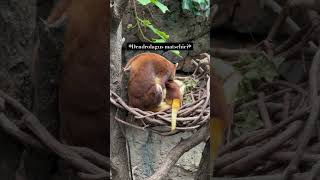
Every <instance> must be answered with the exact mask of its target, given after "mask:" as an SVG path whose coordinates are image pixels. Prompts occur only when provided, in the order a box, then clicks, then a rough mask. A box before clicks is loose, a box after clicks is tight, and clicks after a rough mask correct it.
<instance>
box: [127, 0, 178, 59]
mask: <svg viewBox="0 0 320 180" xmlns="http://www.w3.org/2000/svg"><path fill="white" fill-rule="evenodd" d="M134 1H135V0H134ZM137 1H138V2H139V3H140V4H141V5H143V6H146V5H148V4H153V5H155V6H156V7H158V8H159V9H160V10H161V12H162V13H166V12H167V11H169V8H168V7H167V6H166V5H164V4H162V3H161V2H160V1H158V0H137ZM135 16H136V17H135V18H136V25H132V24H129V25H128V26H127V28H128V29H133V28H135V27H136V26H138V28H139V32H140V33H141V35H142V36H143V38H144V39H145V40H146V41H148V42H153V43H165V42H167V40H168V39H169V35H168V34H167V33H166V32H164V31H161V30H160V29H159V28H157V27H155V26H154V25H152V23H151V21H150V20H149V19H141V18H140V17H138V15H137V12H136V14H135ZM141 27H145V28H148V29H149V30H151V32H153V34H155V35H157V36H158V38H152V39H149V38H147V37H145V35H144V33H143V31H142V29H141ZM170 52H172V53H173V54H175V55H176V56H179V57H181V55H180V51H178V50H171V51H170Z"/></svg>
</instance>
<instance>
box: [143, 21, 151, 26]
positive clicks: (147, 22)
mask: <svg viewBox="0 0 320 180" xmlns="http://www.w3.org/2000/svg"><path fill="white" fill-rule="evenodd" d="M141 22H142V25H143V26H145V27H149V26H150V25H151V22H150V21H149V20H148V19H144V20H141Z"/></svg>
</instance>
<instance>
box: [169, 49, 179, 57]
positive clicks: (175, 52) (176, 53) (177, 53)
mask: <svg viewBox="0 0 320 180" xmlns="http://www.w3.org/2000/svg"><path fill="white" fill-rule="evenodd" d="M170 52H172V53H173V54H175V55H177V56H179V57H182V56H181V55H180V51H178V50H170Z"/></svg>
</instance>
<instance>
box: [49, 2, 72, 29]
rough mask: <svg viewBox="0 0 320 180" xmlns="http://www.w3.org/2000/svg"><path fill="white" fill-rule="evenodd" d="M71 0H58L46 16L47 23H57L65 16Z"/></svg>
mask: <svg viewBox="0 0 320 180" xmlns="http://www.w3.org/2000/svg"><path fill="white" fill-rule="evenodd" d="M71 1H72V0H59V1H58V2H57V3H56V4H55V6H54V8H53V9H52V11H51V13H50V15H49V17H48V18H47V23H48V25H53V24H57V23H59V22H60V21H62V20H63V17H65V15H66V12H67V9H68V8H69V6H70V3H71Z"/></svg>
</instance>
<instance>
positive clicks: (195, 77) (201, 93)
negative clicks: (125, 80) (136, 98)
mask: <svg viewBox="0 0 320 180" xmlns="http://www.w3.org/2000/svg"><path fill="white" fill-rule="evenodd" d="M203 55H204V56H205V57H204V58H203V59H192V60H191V61H192V64H193V65H194V68H195V69H194V72H193V74H191V75H190V76H184V77H181V76H178V75H177V76H176V79H177V80H180V81H182V82H184V84H185V85H186V91H185V94H184V98H183V99H184V100H183V102H182V107H181V108H180V110H179V111H178V116H177V128H176V130H175V131H173V132H171V128H170V126H171V109H168V110H165V111H160V112H152V111H143V110H141V109H138V108H134V107H130V106H129V105H128V104H127V103H126V102H125V101H124V100H123V99H122V98H121V97H120V96H119V95H117V94H116V93H115V92H113V91H111V90H110V102H111V103H112V104H113V105H114V106H116V107H117V108H119V109H122V110H125V111H127V112H128V113H129V114H131V115H132V118H131V119H130V118H127V120H126V121H125V120H122V119H120V118H118V117H115V119H116V120H117V121H118V122H120V123H122V124H124V125H127V126H131V127H134V128H137V129H140V130H146V129H149V130H151V131H153V132H155V133H157V134H160V135H164V136H169V135H174V134H177V133H180V132H185V131H193V130H195V129H199V128H200V127H202V126H203V125H205V124H206V123H207V122H208V120H209V118H210V66H209V63H210V56H209V55H208V54H203ZM188 82H193V83H191V84H193V87H190V86H188Z"/></svg>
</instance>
